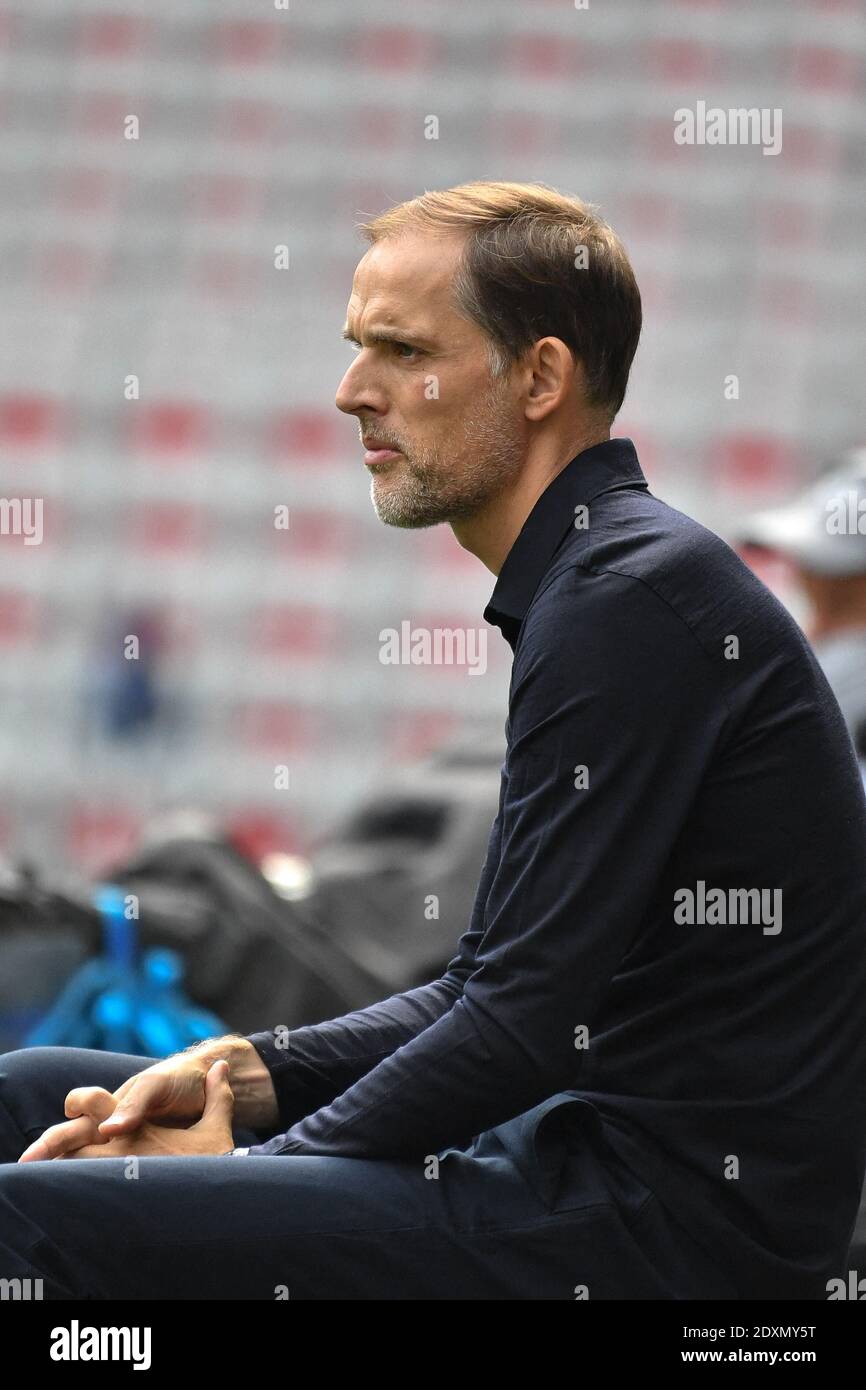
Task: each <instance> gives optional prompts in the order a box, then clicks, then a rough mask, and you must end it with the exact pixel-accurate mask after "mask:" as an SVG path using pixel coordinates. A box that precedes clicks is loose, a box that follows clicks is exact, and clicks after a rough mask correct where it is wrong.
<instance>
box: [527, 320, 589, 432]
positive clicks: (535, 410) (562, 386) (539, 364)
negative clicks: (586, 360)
mask: <svg viewBox="0 0 866 1390" xmlns="http://www.w3.org/2000/svg"><path fill="white" fill-rule="evenodd" d="M527 367H528V368H529V370H530V372H531V378H530V382H529V390H528V394H527V399H526V408H525V409H526V416H527V419H529V420H543V419H544V418H545V417H546V416H547V415H549V414H550V413H551V411H553V410H556V409H558V407H559V406H560V405H562V403H563V402H564V401H567V400H570V399H571V398H572V396H573V394H574V392H575V391H578V392H579V393H580V398H581V399H583V398H584V395H585V380H584V375H583V364H582V363H581V362H580V360H579V359H578V358H576V357H575V355H574V353H573V352H572V351H571V348H570V347H569V346H568V344H567V343H564V342H563V341H562V339H561V338H539V340H538V342H537V343H534V344H533V346H532V347H531V348H530V349H529V352H528V354H527Z"/></svg>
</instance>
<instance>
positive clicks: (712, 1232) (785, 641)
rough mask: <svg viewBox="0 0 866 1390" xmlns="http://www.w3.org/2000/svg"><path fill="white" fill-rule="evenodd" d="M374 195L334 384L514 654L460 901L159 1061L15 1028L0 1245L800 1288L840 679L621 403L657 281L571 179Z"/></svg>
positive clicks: (820, 1030) (857, 1034)
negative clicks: (468, 913)
mask: <svg viewBox="0 0 866 1390" xmlns="http://www.w3.org/2000/svg"><path fill="white" fill-rule="evenodd" d="M365 230H366V235H367V237H368V239H369V241H370V243H371V244H370V248H369V250H368V251H367V252H366V254H365V255H364V257H363V258H362V260H361V261H360V263H359V265H358V267H357V270H356V273H355V277H354V282H353V287H352V294H351V297H350V300H349V305H348V314H347V321H346V325H345V333H346V335H347V336H348V337H349V338H350V339H351V340H352V341H353V342H354V343H355V345H356V347H357V355H356V357H355V359H354V361H352V363H351V364H350V366H349V368H348V370H347V372H346V374H345V376H344V378H343V380H342V382H341V383H340V386H339V390H338V393H337V405H338V407H339V408H340V409H341V410H343V411H345V412H347V413H348V414H351V415H353V416H355V417H356V418H357V420H358V422H359V429H360V434H361V437H362V440H363V442H364V444H365V446H366V450H367V452H366V455H365V462H366V465H367V467H368V469H369V471H370V475H371V489H372V500H373V504H374V507H375V509H376V511H377V513H378V515H379V516H380V518H381V519H382V520H383V521H384V522H385V523H386V524H389V525H394V526H403V527H422V526H431V525H435V524H437V523H440V522H447V523H448V524H450V525H451V526H452V528H453V530H454V533H455V535H456V536H457V538H458V540H459V541H460V543H461V544H462V545H463V546H464V547H466V548H467V549H468V550H470V551H471V552H472V553H473V554H475V555H476V556H477V557H478V558H479V559H480V560H481V561H482V562H483V563H484V564H485V565H487V567H488V568H489V569H490V570H491V572H492V573H494V574H495V575H496V576H497V579H496V584H495V587H494V590H493V594H492V597H491V600H490V603H489V605H488V606H487V608H486V610H485V617H486V618H487V619H488V620H489V621H491V622H492V623H494V624H495V625H496V626H497V627H499V628H500V629H501V631H502V633H503V635H504V637H505V639H506V641H507V642H508V643H509V645H510V647H511V648H512V650H513V654H514V664H513V673H512V682H511V690H510V700H509V710H508V720H507V723H506V737H507V754H506V758H505V762H504V764H503V766H502V777H501V784H500V796H499V809H498V813H497V816H496V819H495V821H494V824H493V828H492V830H491V833H490V839H489V844H488V849H487V856H486V859H485V862H484V866H483V869H482V873H481V878H480V883H479V886H478V893H477V897H476V901H475V905H474V908H473V912H472V917H471V920H470V923H469V926H468V928H467V930H466V931H465V933H464V934H463V936H462V937H461V939H460V941H459V943H458V945H457V952H456V954H455V956H454V957H453V959H452V960H451V961H450V963H449V966H448V969H447V971H446V973H445V974H444V975H443V976H442V977H441V979H439V980H436V981H433V982H431V983H430V984H428V985H425V986H422V987H419V988H417V989H413V990H410V991H408V992H405V993H402V994H398V995H394V996H393V997H391V998H390V999H387V1000H384V1001H383V1002H381V1003H379V1004H375V1005H372V1006H371V1007H369V1008H366V1009H361V1010H357V1011H355V1012H353V1013H350V1014H348V1015H346V1016H345V1017H343V1018H338V1019H333V1020H329V1021H327V1022H324V1023H320V1024H317V1025H314V1026H309V1027H304V1028H298V1029H294V1030H291V1031H289V1030H286V1029H285V1028H281V1027H280V1026H279V1025H277V1026H275V1027H274V1028H273V1029H272V1030H270V1031H265V1032H261V1033H256V1034H251V1035H250V1036H249V1037H248V1038H225V1039H218V1040H215V1041H212V1042H209V1043H207V1044H203V1045H200V1047H199V1048H198V1049H195V1050H193V1051H192V1052H190V1053H188V1054H185V1055H182V1056H180V1057H177V1058H171V1059H168V1060H166V1061H162V1062H159V1063H157V1064H155V1065H153V1066H151V1067H148V1066H147V1061H148V1059H142V1058H137V1059H134V1058H130V1057H111V1056H103V1055H101V1054H97V1053H94V1052H83V1053H78V1054H75V1055H72V1054H66V1053H64V1051H63V1050H62V1049H35V1050H33V1051H31V1052H26V1051H22V1052H16V1053H12V1054H9V1055H7V1056H6V1057H5V1058H2V1059H0V1072H3V1073H5V1076H4V1079H3V1083H2V1088H0V1098H2V1099H3V1100H4V1101H5V1110H4V1109H3V1108H2V1107H0V1118H2V1120H3V1125H4V1128H3V1131H2V1134H3V1143H4V1144H5V1150H4V1155H3V1156H4V1157H5V1158H6V1159H7V1160H11V1159H15V1158H18V1157H19V1156H20V1157H21V1158H22V1160H23V1161H22V1162H19V1163H11V1162H10V1163H7V1165H6V1166H5V1167H3V1168H0V1199H2V1209H0V1265H2V1270H0V1272H2V1273H3V1274H5V1275H7V1276H9V1275H19V1276H21V1277H26V1276H29V1277H42V1278H43V1279H44V1280H45V1282H46V1290H47V1292H48V1293H50V1294H51V1296H53V1297H66V1296H70V1295H72V1294H75V1295H79V1294H81V1293H82V1292H85V1293H87V1294H88V1295H89V1296H92V1297H102V1298H104V1297H118V1298H123V1297H150V1296H154V1295H158V1296H160V1297H164V1298H205V1297H214V1296H222V1297H232V1298H269V1297H274V1296H279V1295H277V1294H275V1292H274V1291H275V1290H276V1289H282V1290H284V1291H287V1292H288V1296H290V1297H293V1298H296V1297H300V1298H330V1297H352V1298H359V1297H360V1298H365V1297H373V1298H376V1297H384V1298H457V1299H460V1298H487V1297H490V1298H568V1299H573V1298H593V1299H599V1298H601V1299H617V1298H625V1299H631V1298H637V1299H644V1298H701V1299H706V1298H713V1297H725V1298H762V1299H763V1298H785V1299H787V1298H800V1297H809V1298H823V1297H826V1285H827V1280H828V1279H829V1278H831V1277H835V1276H837V1275H840V1274H841V1273H842V1272H843V1270H844V1265H845V1257H846V1251H847V1246H848V1241H849V1238H850V1235H851V1231H852V1227H853V1223H854V1218H855V1213H856V1209H857V1201H858V1197H859V1193H860V1188H861V1184H862V1181H863V1176H864V1163H866V1025H864V1020H863V1015H862V1001H863V998H864V997H866V934H864V931H863V925H864V920H866V858H864V853H863V851H864V847H866V804H864V797H863V792H862V788H861V784H860V780H859V777H858V774H857V767H856V763H855V759H854V756H853V750H852V748H851V744H850V742H849V739H848V736H847V733H846V730H845V726H844V723H843V720H842V717H841V714H840V712H839V708H838V705H837V704H836V701H835V700H834V698H833V696H832V694H831V692H830V690H829V687H828V685H827V682H826V680H825V678H824V676H823V674H822V672H821V670H820V667H819V666H818V664H817V662H816V661H815V659H814V657H813V655H812V653H811V650H810V649H809V646H808V644H807V643H806V641H805V639H804V637H803V635H802V633H801V632H800V629H799V628H798V627H797V626H796V624H795V623H794V622H793V620H792V619H791V617H790V616H789V615H788V613H787V612H786V611H785V609H784V608H783V607H782V605H781V604H780V603H778V602H777V600H776V599H775V598H774V597H773V596H772V595H771V594H770V593H769V591H768V590H767V589H766V588H765V587H764V586H763V585H762V584H761V583H760V582H759V580H758V579H757V578H756V577H755V576H754V575H753V574H752V573H751V571H750V570H749V569H748V568H747V566H746V565H745V564H743V563H742V562H741V561H740V559H739V558H738V557H737V556H736V555H735V553H734V552H733V551H732V550H731V549H730V548H729V547H728V546H727V545H726V544H725V543H724V542H722V541H721V540H720V539H719V538H718V537H716V536H714V535H713V534H712V533H711V532H709V531H707V530H705V529H704V528H703V527H702V526H700V525H699V524H697V523H696V522H695V521H693V520H691V519H690V518H688V517H686V516H684V515H682V514H681V513H680V512H677V511H675V510H673V509H672V508H670V507H668V506H667V505H666V504H665V503H663V502H661V501H659V500H658V499H657V498H655V497H654V496H653V495H652V494H651V493H650V492H649V490H648V487H647V483H646V479H645V478H644V476H643V473H642V471H641V468H640V465H639V463H638V459H637V457H636V454H635V450H634V448H633V445H632V443H631V441H630V440H627V439H611V438H610V425H611V422H612V420H613V418H614V417H615V415H616V413H617V411H618V409H619V407H620V405H621V403H622V399H623V396H624V393H625V389H626V383H627V379H628V374H629V369H630V366H631V362H632V358H633V356H634V352H635V348H636V345H637V341H638V336H639V332H640V323H641V311H640V297H639V293H638V289H637V285H636V283H635V279H634V275H633V273H632V270H631V267H630V265H629V262H628V259H627V257H626V254H625V251H624V250H623V248H622V245H621V243H620V242H619V240H618V239H617V238H616V236H615V235H614V234H613V232H612V231H611V230H610V228H609V227H607V226H606V225H605V224H604V223H603V222H601V221H600V220H599V218H598V217H597V216H596V215H595V212H594V210H593V209H591V208H589V207H587V206H586V205H584V204H583V203H580V202H579V201H577V200H576V199H572V198H568V197H564V196H562V195H560V194H559V193H557V192H556V191H554V190H552V189H549V188H546V187H545V186H543V185H521V184H509V183H478V184H470V185H464V186H461V187H459V188H456V189H449V190H445V191H441V192H432V193H427V194H425V195H423V196H422V197H420V198H417V199H414V200H413V201H412V202H410V203H408V204H403V205H400V206H399V207H397V208H395V209H391V210H390V211H389V212H386V213H385V214H384V215H383V216H382V217H380V218H377V219H375V220H374V221H373V222H372V223H370V224H368V225H367V227H366V229H365ZM226 1064H227V1065H226ZM134 1072H137V1073H138V1075H132V1073H134ZM69 1086H73V1087H74V1089H73V1090H72V1091H71V1092H70V1094H69V1095H68V1096H66V1101H65V1113H66V1116H67V1119H66V1120H65V1121H60V1122H56V1120H57V1113H58V1111H59V1109H60V1107H61V1104H62V1100H63V1097H64V1096H65V1095H66V1089H67V1088H68V1087H69ZM112 1088H114V1089H112ZM232 1099H233V1102H234V1108H233V1109H232ZM277 1131H279V1132H277ZM268 1136H269V1137H268ZM28 1141H29V1142H28ZM229 1150H231V1153H232V1156H231V1157H228V1151H229ZM22 1151H23V1152H22ZM127 1155H132V1156H133V1157H126V1156H127ZM100 1159H103V1160H104V1161H101V1162H100V1161H98V1160H100ZM271 1159H279V1160H280V1161H279V1162H271ZM70 1160H71V1161H70ZM84 1160H86V1161H84ZM127 1177H132V1178H137V1181H126V1180H125V1179H126V1178H127ZM109 1233H110V1234H109ZM167 1244H168V1245H170V1248H171V1259H170V1260H169V1261H163V1259H162V1250H163V1247H164V1246H165V1245H167Z"/></svg>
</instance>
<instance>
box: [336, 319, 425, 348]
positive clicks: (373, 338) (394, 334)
mask: <svg viewBox="0 0 866 1390" xmlns="http://www.w3.org/2000/svg"><path fill="white" fill-rule="evenodd" d="M342 336H343V337H344V338H345V339H346V340H347V342H350V343H358V345H359V346H360V342H359V340H358V339H357V338H356V337H355V335H354V333H350V332H349V326H348V324H345V325H344V327H343V332H342ZM367 341H368V342H371V343H418V344H419V345H420V346H423V347H432V340H431V339H429V338H425V337H423V336H422V334H420V333H414V332H413V331H412V330H411V329H399V328H375V329H373V331H372V332H371V333H368V334H367Z"/></svg>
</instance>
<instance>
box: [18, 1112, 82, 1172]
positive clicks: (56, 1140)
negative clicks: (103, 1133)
mask: <svg viewBox="0 0 866 1390" xmlns="http://www.w3.org/2000/svg"><path fill="white" fill-rule="evenodd" d="M98 1143H99V1135H98V1133H97V1129H96V1123H95V1121H94V1120H92V1119H91V1118H90V1116H89V1115H82V1116H81V1117H80V1118H79V1119H77V1120H67V1121H66V1122H65V1123H64V1124H59V1125H51V1127H50V1129H46V1130H45V1131H44V1132H43V1133H42V1134H40V1136H39V1138H38V1139H36V1140H34V1142H33V1143H32V1144H31V1145H30V1146H29V1148H26V1149H25V1150H24V1152H23V1154H22V1155H21V1157H20V1158H19V1159H18V1162H19V1163H34V1162H36V1161H37V1160H38V1159H46V1158H61V1157H62V1156H63V1154H65V1153H66V1152H67V1151H68V1150H69V1149H78V1148H81V1146H82V1144H98Z"/></svg>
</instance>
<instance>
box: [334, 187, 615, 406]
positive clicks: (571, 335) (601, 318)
mask: <svg viewBox="0 0 866 1390" xmlns="http://www.w3.org/2000/svg"><path fill="white" fill-rule="evenodd" d="M449 227H451V228H455V229H458V230H459V229H464V230H465V231H466V233H467V236H466V246H465V249H464V252H463V255H462V257H461V261H460V265H459V267H458V270H457V272H456V274H455V277H454V285H453V291H454V302H455V307H456V308H457V310H458V312H460V313H462V314H463V315H465V317H467V318H469V319H471V320H472V321H473V322H474V323H476V324H477V325H478V327H479V328H481V329H482V330H483V331H484V332H485V333H486V334H487V336H488V338H489V340H490V362H491V368H492V370H493V372H494V374H496V375H501V374H503V373H504V372H505V371H507V370H508V369H509V367H510V366H511V364H512V363H514V362H516V361H517V360H518V359H519V358H520V357H521V356H522V355H523V353H524V352H525V351H526V350H527V349H528V348H529V347H531V346H532V344H533V343H535V342H537V341H538V339H539V338H544V337H547V336H551V337H556V338H561V339H562V341H563V342H564V343H566V344H567V345H568V347H569V348H570V349H571V351H572V352H573V353H574V355H575V357H577V358H578V359H579V360H580V362H581V363H582V366H583V370H584V377H585V381H586V392H587V401H588V403H589V404H590V405H591V406H597V407H599V408H602V409H604V410H605V411H606V412H607V413H608V416H609V419H610V420H612V419H613V417H614V416H615V415H616V413H617V411H618V410H619V408H620V406H621V405H622V402H623V399H624V397H625V391H626V386H627V384H628V377H629V372H630V370H631V364H632V360H633V358H634V355H635V352H636V350H637V345H638V339H639V337H640V331H641V299H640V291H639V290H638V286H637V281H636V279H635V276H634V271H633V270H632V268H631V263H630V262H629V259H628V256H627V255H626V252H625V248H624V246H623V244H622V242H621V241H620V239H619V237H618V236H617V235H616V233H615V232H614V231H613V229H612V228H611V227H609V226H608V224H607V223H606V222H604V221H603V220H602V219H601V218H600V217H599V216H598V215H597V209H596V207H595V206H594V205H593V204H590V203H584V202H582V201H581V199H579V198H573V197H569V196H567V195H566V194H564V193H560V192H558V190H557V189H555V188H551V187H550V186H549V185H547V184H544V183H500V182H495V181H490V180H480V181H478V182H475V183H464V184H459V185H458V186H457V187H455V188H446V189H439V190H434V191H432V192H426V193H423V194H421V195H420V196H419V197H417V198H412V199H411V200H410V201H408V202H405V203H398V204H396V205H395V206H394V207H392V208H389V209H388V210H387V211H386V212H383V213H381V214H380V215H379V216H377V217H374V218H372V219H371V220H370V221H367V222H363V223H361V225H360V230H361V232H362V234H363V235H364V236H365V237H366V238H367V240H368V241H369V242H370V243H371V244H375V243H376V242H378V241H382V240H383V239H384V238H385V237H392V236H398V235H399V234H400V233H402V232H404V231H411V230H419V229H420V230H423V229H425V228H429V229H430V230H431V231H434V230H440V231H441V230H442V229H444V228H449ZM582 248H585V249H584V250H582Z"/></svg>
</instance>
